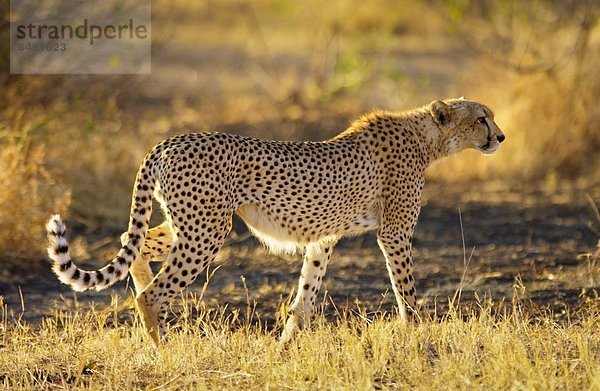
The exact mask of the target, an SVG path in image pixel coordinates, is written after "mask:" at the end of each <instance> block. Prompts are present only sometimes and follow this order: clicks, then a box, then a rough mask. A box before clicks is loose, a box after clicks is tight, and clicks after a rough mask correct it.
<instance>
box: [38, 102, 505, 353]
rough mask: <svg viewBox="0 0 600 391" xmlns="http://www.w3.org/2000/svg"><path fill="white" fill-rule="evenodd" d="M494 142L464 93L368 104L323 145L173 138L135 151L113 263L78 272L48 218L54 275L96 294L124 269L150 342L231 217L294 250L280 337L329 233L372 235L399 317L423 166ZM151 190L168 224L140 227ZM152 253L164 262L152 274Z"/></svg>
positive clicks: (408, 289) (305, 294) (489, 149)
mask: <svg viewBox="0 0 600 391" xmlns="http://www.w3.org/2000/svg"><path fill="white" fill-rule="evenodd" d="M503 140H504V135H503V134H502V132H501V131H500V129H499V128H498V127H497V126H496V124H495V123H494V120H493V113H492V112H491V111H490V110H489V109H488V108H487V107H486V106H484V105H482V104H479V103H477V102H473V101H467V100H464V99H462V98H461V99H450V100H446V101H434V102H432V103H431V104H429V105H426V106H423V107H421V108H418V109H415V110H411V111H407V112H400V113H390V112H384V111H376V112H373V113H371V114H368V115H365V116H363V117H361V118H359V119H358V120H356V121H355V122H354V123H353V124H352V125H351V126H350V127H349V128H348V129H347V130H346V131H344V132H342V133H341V134H339V135H338V136H336V137H334V138H332V139H330V140H326V141H323V142H279V141H263V140H258V139H254V138H248V137H242V136H237V135H232V134H225V133H213V132H203V133H196V134H185V135H179V136H175V137H172V138H169V139H167V140H165V141H163V142H162V143H160V144H158V145H157V146H155V147H154V149H153V150H152V151H151V152H149V153H148V155H147V156H146V157H145V158H144V161H143V162H142V165H141V167H140V170H139V173H138V175H137V179H136V184H135V187H134V192H133V201H132V209H131V219H130V222H129V228H128V231H127V232H126V233H125V234H123V236H122V244H123V246H122V248H121V250H120V251H119V253H118V254H117V256H116V257H115V259H113V260H112V261H111V262H110V263H109V264H108V265H107V266H105V267H103V268H102V269H100V270H98V271H84V270H81V269H79V268H77V267H76V266H75V265H74V263H73V262H72V260H71V258H70V257H69V253H68V243H67V241H66V240H65V238H64V232H65V227H64V225H63V223H62V221H61V220H60V218H59V217H58V216H53V217H52V218H51V219H50V221H49V222H48V226H47V228H48V237H49V239H50V245H49V247H48V253H49V255H50V258H51V259H52V260H53V270H54V272H55V273H56V274H57V275H58V276H59V279H60V280H61V281H62V282H64V283H66V284H69V285H71V286H72V287H73V288H74V289H76V290H85V289H90V288H95V289H102V288H104V287H106V286H109V285H110V284H112V283H114V282H115V281H117V280H119V279H121V278H123V277H124V276H125V275H126V273H127V272H128V271H129V272H130V273H131V275H132V277H133V279H134V283H135V286H136V291H137V305H138V309H139V312H140V315H141V318H142V321H143V323H144V326H145V328H146V329H147V330H148V332H149V333H150V335H151V336H152V337H153V338H154V340H155V341H157V340H158V336H159V333H164V313H165V309H166V306H167V304H168V303H169V302H170V301H171V300H172V299H173V298H174V297H175V296H176V295H177V293H178V292H180V291H181V290H182V289H184V288H186V287H187V286H189V285H190V284H191V283H192V282H193V281H194V280H195V279H196V277H197V276H198V275H199V274H200V272H201V271H202V270H203V269H204V268H205V267H206V266H207V265H208V264H209V263H210V262H211V261H212V260H213V259H214V258H215V256H216V254H217V252H218V251H219V249H220V248H221V246H222V245H223V242H224V240H225V237H226V236H227V234H228V232H229V231H230V229H231V219H232V216H233V214H234V213H237V214H238V215H239V216H240V217H241V218H242V219H243V220H244V221H245V222H246V224H247V225H248V227H249V229H250V230H251V231H252V233H253V234H254V235H256V236H257V237H258V238H259V239H260V240H261V241H262V242H263V243H264V244H265V245H266V246H267V247H268V248H270V249H271V250H273V251H287V252H294V251H297V250H301V251H303V252H304V264H303V267H302V272H301V275H300V281H299V287H298V292H297V295H296V297H295V300H294V302H293V304H292V306H291V314H290V317H289V319H288V322H287V324H286V327H285V329H284V332H283V334H282V337H281V339H282V341H286V340H288V339H290V338H292V337H293V335H294V334H295V333H296V331H297V330H298V329H299V328H301V327H302V326H303V325H304V323H305V321H307V320H309V319H310V317H311V316H312V314H313V310H314V305H315V301H316V297H317V294H318V292H319V288H320V286H321V283H322V279H323V276H324V274H325V270H326V268H327V265H328V263H329V261H330V259H331V254H332V250H333V246H334V245H335V243H336V242H337V241H338V240H339V238H341V237H343V236H345V235H356V234H360V233H363V232H365V231H369V230H377V240H378V243H379V246H380V248H381V250H382V252H383V254H384V256H385V259H386V265H387V269H388V271H389V275H390V279H391V282H392V287H393V290H394V294H395V296H396V299H397V303H398V306H399V309H400V317H401V319H403V320H406V319H408V318H409V315H411V313H414V311H415V289H414V282H415V281H414V277H413V259H412V248H411V246H412V243H411V242H412V235H413V231H414V227H415V224H416V222H417V217H418V215H419V211H420V206H421V193H422V190H423V185H424V172H425V169H426V168H427V166H428V165H429V164H430V163H431V162H433V161H434V160H437V159H439V158H442V157H444V156H448V155H451V154H454V153H457V152H459V151H461V150H463V149H465V148H475V149H478V150H480V151H481V152H483V153H486V154H489V153H493V152H494V151H496V150H497V149H498V147H499V144H500V143H501V142H502V141H503ZM153 195H154V197H155V198H156V199H157V200H158V201H159V202H160V204H161V206H162V208H163V212H164V214H165V217H166V221H165V222H164V223H163V224H161V225H160V226H158V227H155V228H152V229H150V230H148V220H149V218H150V214H151V208H152V196H153ZM140 249H142V250H141V255H140ZM151 259H155V260H156V259H165V260H164V265H163V268H162V269H161V270H160V272H159V273H158V274H157V275H156V276H153V275H152V273H151V271H150V268H149V265H148V261H149V260H151Z"/></svg>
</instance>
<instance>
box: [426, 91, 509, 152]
mask: <svg viewBox="0 0 600 391" xmlns="http://www.w3.org/2000/svg"><path fill="white" fill-rule="evenodd" d="M429 110H430V112H431V115H432V116H433V121H434V122H435V123H436V125H437V126H438V128H439V130H440V132H441V136H442V137H441V141H442V142H443V143H444V144H445V145H444V147H445V148H444V149H446V151H447V153H448V154H449V155H451V154H454V153H457V152H460V151H461V150H463V149H466V148H474V149H477V150H478V151H481V152H482V153H484V154H486V155H491V154H492V153H494V152H496V151H497V150H498V148H500V143H501V142H502V141H504V134H503V133H502V131H501V130H500V128H499V127H498V125H496V123H495V122H494V113H493V112H492V111H491V110H490V109H489V108H488V107H486V106H484V105H482V104H481V103H477V102H473V101H469V100H465V99H464V98H459V99H446V100H444V101H441V100H436V101H433V102H431V104H430V106H429Z"/></svg>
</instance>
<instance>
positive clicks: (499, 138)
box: [496, 134, 506, 143]
mask: <svg viewBox="0 0 600 391" xmlns="http://www.w3.org/2000/svg"><path fill="white" fill-rule="evenodd" d="M505 138H506V137H504V135H503V134H499V135H497V136H496V139H498V142H499V143H501V142H502V141H504V139H505Z"/></svg>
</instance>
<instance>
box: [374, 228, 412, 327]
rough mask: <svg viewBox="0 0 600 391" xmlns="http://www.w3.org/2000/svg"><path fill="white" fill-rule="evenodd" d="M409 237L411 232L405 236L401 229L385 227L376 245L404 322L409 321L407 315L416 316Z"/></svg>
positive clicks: (379, 234)
mask: <svg viewBox="0 0 600 391" xmlns="http://www.w3.org/2000/svg"><path fill="white" fill-rule="evenodd" d="M411 237H412V232H411V233H410V235H406V233H404V232H403V230H402V229H401V227H397V226H394V227H385V228H384V229H381V230H380V232H379V233H378V235H377V243H379V247H380V248H381V251H382V252H383V255H384V257H385V264H386V267H387V269H388V273H389V276H390V280H391V282H392V289H393V290H394V296H396V301H397V303H398V309H399V311H400V319H401V320H402V321H404V322H406V321H407V320H408V319H409V315H412V316H415V315H416V314H417V312H416V298H415V279H414V277H413V260H412V246H411ZM412 316H410V317H412Z"/></svg>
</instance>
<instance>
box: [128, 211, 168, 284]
mask: <svg viewBox="0 0 600 391" xmlns="http://www.w3.org/2000/svg"><path fill="white" fill-rule="evenodd" d="M127 235H128V233H127V232H125V233H123V234H122V235H121V243H122V244H123V245H125V243H127V238H128V236H127ZM172 245H173V234H172V232H171V228H170V227H169V224H168V222H167V221H164V222H163V223H162V224H160V225H158V226H156V227H154V228H151V229H149V230H148V231H147V232H146V237H145V240H144V247H143V248H142V250H141V251H142V253H141V256H140V257H138V259H136V260H135V261H134V262H133V264H132V265H131V268H130V269H129V273H130V274H131V277H132V279H133V285H134V286H135V293H136V294H138V295H139V294H140V293H141V292H142V291H143V290H144V288H146V287H147V286H148V284H150V282H151V281H152V279H153V278H154V275H153V274H152V269H150V264H149V262H150V261H163V260H164V258H165V256H166V255H167V254H168V253H169V251H170V250H171V246H172Z"/></svg>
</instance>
